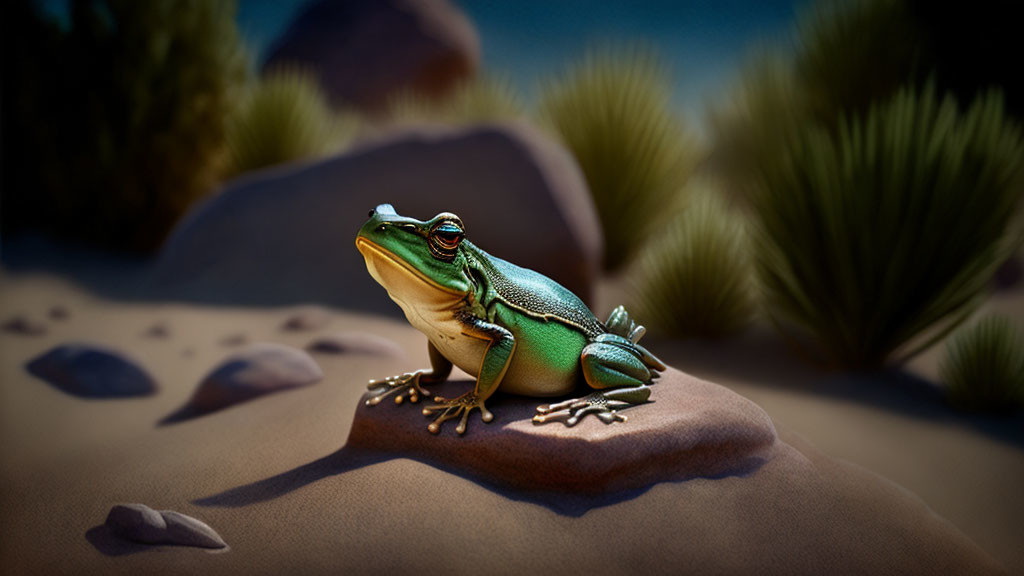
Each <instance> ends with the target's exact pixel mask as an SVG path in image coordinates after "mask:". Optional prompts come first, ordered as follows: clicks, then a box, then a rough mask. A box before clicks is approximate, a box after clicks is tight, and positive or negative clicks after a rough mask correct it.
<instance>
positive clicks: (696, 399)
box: [346, 368, 776, 495]
mask: <svg viewBox="0 0 1024 576" xmlns="http://www.w3.org/2000/svg"><path fill="white" fill-rule="evenodd" d="M471 386H472V384H471V383H469V382H457V383H447V384H444V385H441V386H432V387H431V388H430V391H431V393H432V394H438V395H441V396H445V397H454V396H457V395H459V394H461V393H462V392H464V391H466V390H468V389H470V388H471ZM584 393H585V392H584ZM651 400H652V402H651V403H648V404H644V405H640V406H636V407H633V408H630V409H628V410H625V411H623V414H624V415H627V416H628V417H629V420H628V422H625V423H613V424H604V423H603V422H601V421H600V420H598V419H597V418H596V417H593V416H588V417H586V418H584V419H583V420H581V421H580V422H579V423H578V424H577V425H576V426H574V427H567V426H565V425H564V424H562V423H561V422H550V423H547V424H534V423H533V422H532V420H531V419H532V417H533V415H534V414H535V413H536V412H535V410H536V407H537V406H538V405H540V404H545V403H548V401H549V400H548V399H537V398H524V397H515V396H500V395H499V396H495V397H493V398H492V399H491V400H490V402H489V403H488V408H489V409H490V410H491V411H492V412H493V413H494V416H495V418H494V421H493V422H491V423H490V424H485V423H484V422H482V421H481V420H480V416H479V412H477V411H474V413H473V414H472V415H471V416H470V423H469V426H468V429H467V431H466V434H465V436H462V437H460V436H458V435H457V434H456V433H455V422H453V421H449V422H447V423H446V425H445V426H444V428H442V431H441V433H440V434H438V435H436V436H435V435H433V434H431V433H430V432H428V431H427V424H428V423H430V421H431V420H432V418H431V417H425V416H423V415H422V414H421V413H420V408H418V407H415V406H414V407H412V408H409V407H408V406H407V405H400V406H396V405H395V404H393V403H387V402H385V403H382V404H380V405H378V406H374V407H369V406H366V405H365V403H363V402H360V405H359V408H358V409H357V411H356V415H355V420H354V422H353V425H352V431H351V433H350V435H349V439H348V443H347V445H346V446H347V447H348V448H352V449H356V450H370V451H374V452H377V453H382V454H392V455H399V456H405V457H410V458H414V459H417V460H423V461H426V462H429V463H432V464H434V465H437V466H438V467H440V468H444V469H449V470H453V471H457V472H459V473H463V474H466V475H469V476H471V477H475V478H477V479H479V480H481V481H483V482H484V483H486V484H490V485H497V486H502V487H506V488H511V489H515V490H517V491H520V492H524V491H525V492H558V493H571V494H574V495H579V494H584V495H592V494H611V493H617V492H625V491H631V490H638V489H643V488H647V487H649V486H651V485H653V484H655V483H658V482H666V481H678V480H685V479H689V478H696V477H704V478H708V477H718V476H722V475H730V474H744V473H748V472H750V471H752V470H754V469H756V468H757V467H758V466H760V465H761V464H762V463H763V462H764V461H765V460H766V458H767V455H768V454H769V452H770V450H771V448H772V446H773V445H774V444H775V442H776V434H775V428H774V426H773V424H772V421H771V419H770V418H769V417H768V415H767V414H765V413H764V411H763V410H761V408H760V407H758V406H757V405H756V404H754V403H753V402H750V401H749V400H747V399H746V398H743V397H742V396H739V395H738V394H735V393H734V392H732V391H730V390H728V389H726V388H724V387H722V386H718V385H716V384H712V383H709V382H705V381H703V380H698V379H697V378H694V377H692V376H689V375H687V374H684V373H682V372H679V371H678V370H675V369H671V368H670V369H669V370H668V371H667V372H665V373H664V374H663V375H662V377H661V378H660V379H659V380H658V381H657V382H656V383H655V384H654V385H653V386H652V392H651Z"/></svg>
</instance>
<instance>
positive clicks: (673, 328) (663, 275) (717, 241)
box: [632, 182, 754, 338]
mask: <svg viewBox="0 0 1024 576" xmlns="http://www.w3.org/2000/svg"><path fill="white" fill-rule="evenodd" d="M690 186H691V188H692V191H691V192H690V193H689V194H688V195H687V196H688V198H689V201H688V205H687V207H686V208H685V209H684V210H683V211H682V212H680V213H679V214H678V215H676V216H675V217H674V218H672V219H671V220H670V221H669V222H668V224H667V225H666V226H665V229H664V231H662V232H660V233H659V234H657V235H656V237H654V238H652V240H651V241H650V243H649V244H648V245H647V246H645V247H644V250H643V253H642V254H641V256H640V257H639V258H638V261H637V267H636V270H635V272H634V274H635V276H634V277H635V278H636V281H635V283H634V285H633V289H632V293H633V300H634V302H635V307H636V308H637V311H638V316H640V317H643V318H645V319H646V321H647V322H649V323H650V325H651V328H653V329H655V330H658V331H661V332H664V333H668V334H673V335H678V336H696V337H702V338H717V337H723V336H728V335H730V334H733V333H735V332H736V331H738V330H739V329H741V328H743V327H744V326H746V325H747V324H748V322H749V321H750V319H751V317H752V316H753V313H754V301H753V295H754V290H753V285H752V283H753V281H754V273H753V267H752V265H751V261H750V251H749V247H748V245H747V234H746V230H745V227H744V225H743V218H742V214H740V213H738V212H736V211H734V210H731V209H730V207H729V206H728V205H727V204H726V202H725V201H724V200H723V199H722V198H721V196H720V193H719V192H718V190H715V189H712V188H709V187H708V185H707V183H703V182H702V183H701V185H700V186H698V185H695V184H691V185H690Z"/></svg>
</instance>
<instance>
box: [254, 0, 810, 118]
mask: <svg viewBox="0 0 1024 576" xmlns="http://www.w3.org/2000/svg"><path fill="white" fill-rule="evenodd" d="M454 1H455V3H456V4H458V5H459V6H460V7H462V9H463V10H464V11H465V12H466V13H467V14H468V15H469V17H470V19H471V20H472V21H473V23H474V25H475V26H476V28H477V31H478V33H479V34H480V38H481V43H482V45H483V56H484V69H485V70H487V71H489V72H493V73H498V74H504V75H507V76H508V77H510V78H511V79H512V80H513V81H514V82H515V84H516V85H517V86H518V87H519V88H520V90H521V91H522V92H523V93H524V95H526V96H528V97H529V96H531V94H532V93H533V92H534V90H535V89H536V85H537V83H538V81H540V80H541V79H542V78H545V77H547V76H549V75H551V74H556V73H558V71H559V70H561V69H562V67H563V66H565V64H566V63H567V62H569V61H571V60H572V59H573V58H576V57H578V56H580V55H581V54H582V53H583V52H584V51H585V50H586V47H587V46H588V45H590V44H592V43H596V42H600V41H602V40H613V41H632V40H642V41H644V42H647V43H649V44H650V45H652V46H653V47H654V48H656V49H657V50H658V51H659V52H660V53H661V54H662V55H663V56H664V57H665V58H666V60H667V61H668V62H669V63H670V64H671V65H672V67H673V70H674V80H675V89H676V90H675V92H676V100H677V102H679V103H680V105H682V106H683V107H685V108H686V109H687V110H688V112H690V113H691V114H696V113H698V112H699V111H700V110H701V109H702V106H703V102H704V101H705V100H707V99H710V98H714V97H716V96H718V95H720V94H721V93H722V92H723V91H724V90H725V89H726V88H728V86H729V82H730V80H731V79H732V78H733V76H734V74H735V72H736V69H737V66H738V65H739V64H740V63H741V62H742V61H743V59H744V58H745V57H746V56H747V55H748V54H749V53H750V52H751V51H752V50H754V49H756V47H757V45H758V43H759V42H764V41H773V42H787V41H788V38H789V32H790V30H791V29H792V26H793V22H794V19H795V16H796V14H797V13H798V12H799V10H800V7H802V6H805V5H806V4H807V3H808V2H809V0H678V1H670V0H632V1H631V0H454ZM304 3H305V0H284V1H282V0H240V3H239V23H240V26H241V28H242V31H243V33H244V34H245V35H246V37H247V38H248V39H249V41H250V42H251V43H252V44H253V45H254V46H258V47H259V48H260V49H261V50H265V49H266V47H267V45H268V44H269V43H270V42H272V41H273V39H274V38H275V37H276V36H277V35H278V34H279V33H280V32H281V30H282V29H283V28H284V27H285V26H287V22H288V21H290V19H291V18H292V15H293V14H294V12H295V10H297V9H298V8H299V7H301V6H302V5H303V4H304Z"/></svg>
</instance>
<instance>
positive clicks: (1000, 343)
mask: <svg viewBox="0 0 1024 576" xmlns="http://www.w3.org/2000/svg"><path fill="white" fill-rule="evenodd" d="M940 374H941V379H942V381H943V382H944V383H945V384H946V392H947V394H948V397H949V400H950V402H952V403H953V404H954V405H957V406H960V407H962V408H965V409H968V410H985V411H1009V410H1013V409H1015V408H1019V407H1020V406H1022V405H1024V334H1022V333H1021V330H1020V329H1019V328H1017V327H1015V326H1014V325H1013V324H1012V323H1011V322H1010V321H1009V320H1008V319H1007V318H1004V317H1001V316H988V317H986V318H983V319H982V320H980V321H978V322H977V323H976V324H974V325H973V326H969V327H965V328H961V329H960V330H957V331H956V332H955V333H954V334H953V336H952V337H951V338H950V341H949V343H948V344H947V346H946V356H945V358H943V360H942V363H941V364H940Z"/></svg>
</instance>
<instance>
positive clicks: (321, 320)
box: [281, 307, 331, 332]
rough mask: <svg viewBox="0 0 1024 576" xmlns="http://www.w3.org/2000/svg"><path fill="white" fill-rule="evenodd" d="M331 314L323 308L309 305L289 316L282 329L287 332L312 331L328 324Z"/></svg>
mask: <svg viewBox="0 0 1024 576" xmlns="http://www.w3.org/2000/svg"><path fill="white" fill-rule="evenodd" d="M330 321H331V315H330V314H329V313H328V312H327V311H326V310H324V309H323V308H317V307H307V308H303V309H302V310H299V311H298V312H296V313H294V314H293V315H291V316H289V317H288V319H287V320H285V321H284V324H282V325H281V330H284V331H286V332H312V331H314V330H319V329H321V328H323V327H324V326H327V324H329V323H330Z"/></svg>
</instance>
